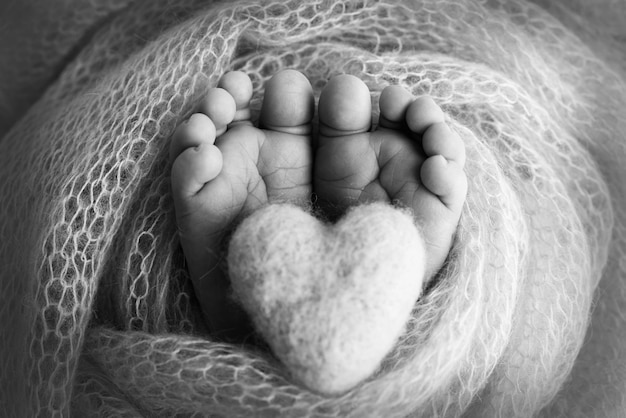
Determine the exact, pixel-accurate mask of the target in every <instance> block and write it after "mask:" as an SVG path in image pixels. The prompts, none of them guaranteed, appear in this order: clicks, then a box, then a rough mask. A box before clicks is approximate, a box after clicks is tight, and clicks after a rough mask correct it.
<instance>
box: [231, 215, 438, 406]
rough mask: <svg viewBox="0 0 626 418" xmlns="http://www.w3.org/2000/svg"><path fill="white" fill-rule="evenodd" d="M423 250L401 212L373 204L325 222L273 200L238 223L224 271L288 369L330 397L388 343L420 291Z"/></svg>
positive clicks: (371, 368) (365, 373)
mask: <svg viewBox="0 0 626 418" xmlns="http://www.w3.org/2000/svg"><path fill="white" fill-rule="evenodd" d="M425 256H426V254H425V249H424V243H423V240H422V237H421V234H420V232H419V230H418V228H417V226H416V225H415V224H414V220H413V217H412V215H411V214H410V213H408V211H407V213H405V211H401V210H399V209H395V208H393V207H391V206H389V205H384V204H371V205H365V206H359V207H356V208H354V209H352V210H350V211H348V213H347V214H345V215H344V216H343V217H342V218H341V219H340V220H339V221H338V222H337V223H336V224H326V223H323V222H321V221H320V220H318V219H317V218H315V217H313V216H312V215H311V214H309V213H307V212H305V211H304V210H303V209H301V208H299V207H297V206H292V205H281V204H274V205H270V206H268V207H266V208H264V209H260V210H258V211H257V212H255V213H253V214H252V215H251V216H250V217H248V218H247V219H246V220H244V221H243V223H242V224H241V225H240V226H238V227H237V230H236V232H235V233H234V235H233V237H232V239H231V241H230V244H229V251H228V274H229V277H230V280H231V283H232V286H233V291H234V293H235V295H236V297H237V299H238V300H239V301H240V303H241V304H242V306H243V308H244V309H245V310H246V311H247V312H248V314H249V316H250V317H251V318H252V320H253V322H254V324H255V326H256V327H257V329H258V330H259V331H260V333H261V334H262V335H263V336H264V337H265V340H266V341H267V343H268V344H269V346H270V347H271V348H272V351H273V352H274V354H275V355H276V356H277V357H278V358H279V359H280V360H281V363H282V364H284V365H285V366H286V370H287V372H288V374H289V375H290V376H292V377H293V378H294V379H295V380H296V381H298V382H301V383H303V384H304V385H305V386H306V387H308V388H309V389H311V390H314V391H315V392H319V393H326V394H329V395H332V394H338V393H342V392H345V391H347V390H348V389H351V388H353V387H354V386H355V385H357V384H358V383H360V382H361V381H362V380H364V379H365V378H367V377H369V376H370V375H371V374H372V373H374V372H375V371H376V370H377V369H378V367H379V366H380V363H381V362H382V360H383V357H384V356H385V355H386V354H387V353H388V352H389V351H391V349H392V348H393V346H394V345H395V343H396V340H397V339H398V337H400V335H401V333H402V332H403V331H404V328H405V324H406V323H407V321H408V319H409V315H410V314H411V310H412V308H413V305H414V304H415V301H417V299H418V298H419V296H420V294H421V291H422V284H423V279H424V267H425V265H426V258H425Z"/></svg>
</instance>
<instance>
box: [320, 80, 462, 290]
mask: <svg viewBox="0 0 626 418" xmlns="http://www.w3.org/2000/svg"><path fill="white" fill-rule="evenodd" d="M379 106H380V121H379V126H378V128H377V129H376V130H375V131H372V132H370V124H371V99H370V92H369V90H368V88H367V86H366V85H365V84H364V83H363V82H362V81H361V80H359V79H358V78H356V77H353V76H350V75H341V76H337V77H334V78H333V79H331V80H330V81H329V82H328V84H327V85H326V87H325V88H324V90H323V91H322V94H321V96H320V100H319V105H318V113H319V120H320V122H319V134H320V135H319V139H318V147H317V150H316V156H315V163H314V174H313V183H314V184H313V187H314V190H315V193H316V195H317V197H318V202H319V204H320V206H321V207H322V208H324V209H325V210H326V211H327V212H328V211H330V212H331V213H332V212H333V211H334V212H339V213H341V212H342V211H344V210H345V209H346V207H347V206H349V205H354V204H356V203H359V202H369V201H378V200H383V201H387V202H394V203H399V204H401V205H402V206H405V207H408V208H411V209H412V210H413V213H414V217H415V219H416V221H417V223H418V225H420V227H421V229H422V236H423V238H424V241H425V244H426V257H427V260H428V261H427V265H426V266H425V267H426V277H425V279H426V280H428V279H429V278H430V277H432V276H433V275H434V274H436V273H437V271H439V269H440V268H441V267H442V265H443V263H444V262H445V259H446V257H447V255H448V252H449V251H450V247H451V245H452V239H453V236H454V233H455V231H456V227H457V224H458V222H459V218H460V215H461V209H462V207H463V204H464V201H465V195H466V193H467V178H466V176H465V173H464V171H463V167H464V164H465V147H464V145H463V142H462V141H461V138H460V137H459V136H458V135H457V134H456V133H455V132H454V131H452V130H451V129H450V128H449V127H448V125H447V124H446V123H445V122H444V114H443V111H442V110H441V109H440V108H439V106H437V104H435V102H434V101H433V100H432V99H431V98H430V97H420V98H417V99H414V98H413V97H412V96H411V94H410V93H409V92H408V91H406V90H405V89H403V88H401V87H399V86H390V87H387V88H385V89H384V90H383V91H382V93H381V96H380V100H379Z"/></svg>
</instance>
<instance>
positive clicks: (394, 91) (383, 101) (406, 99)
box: [378, 86, 413, 129]
mask: <svg viewBox="0 0 626 418" xmlns="http://www.w3.org/2000/svg"><path fill="white" fill-rule="evenodd" d="M412 101H413V95H412V94H411V93H409V92H408V91H407V90H406V89H404V88H403V87H400V86H387V87H385V88H384V89H383V91H382V93H380V99H379V100H378V106H379V107H380V119H379V121H378V125H379V126H381V127H383V128H389V129H401V128H404V127H405V119H406V111H407V109H408V107H409V105H410V104H411V102H412Z"/></svg>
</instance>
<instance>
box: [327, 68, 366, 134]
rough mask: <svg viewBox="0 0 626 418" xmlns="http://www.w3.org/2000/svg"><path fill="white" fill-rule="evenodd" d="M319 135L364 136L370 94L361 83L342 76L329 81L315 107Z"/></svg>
mask: <svg viewBox="0 0 626 418" xmlns="http://www.w3.org/2000/svg"><path fill="white" fill-rule="evenodd" d="M318 113H319V132H320V135H322V136H326V137H336V136H345V135H352V134H358V133H363V132H367V131H368V130H369V129H370V126H371V120H372V102H371V98H370V92H369V89H368V88H367V86H366V85H365V83H364V82H363V81H361V80H360V79H358V78H357V77H355V76H352V75H349V74H344V75H338V76H335V77H333V78H331V79H330V80H329V81H328V84H326V86H325V87H324V89H323V90H322V93H321V95H320V100H319V106H318Z"/></svg>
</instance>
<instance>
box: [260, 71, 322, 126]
mask: <svg viewBox="0 0 626 418" xmlns="http://www.w3.org/2000/svg"><path fill="white" fill-rule="evenodd" d="M314 112H315V101H314V98H313V89H312V88H311V83H310V82H309V80H308V79H307V78H306V77H305V76H304V75H303V74H302V73H301V72H299V71H296V70H283V71H281V72H279V73H277V74H276V75H274V76H273V77H272V78H271V79H270V80H269V81H268V82H267V84H266V85H265V95H264V97H263V105H262V107H261V115H260V119H259V124H260V127H261V128H264V129H269V130H273V131H278V132H284V133H288V134H296V135H309V134H310V133H311V130H312V128H311V122H312V120H313V114H314Z"/></svg>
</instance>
